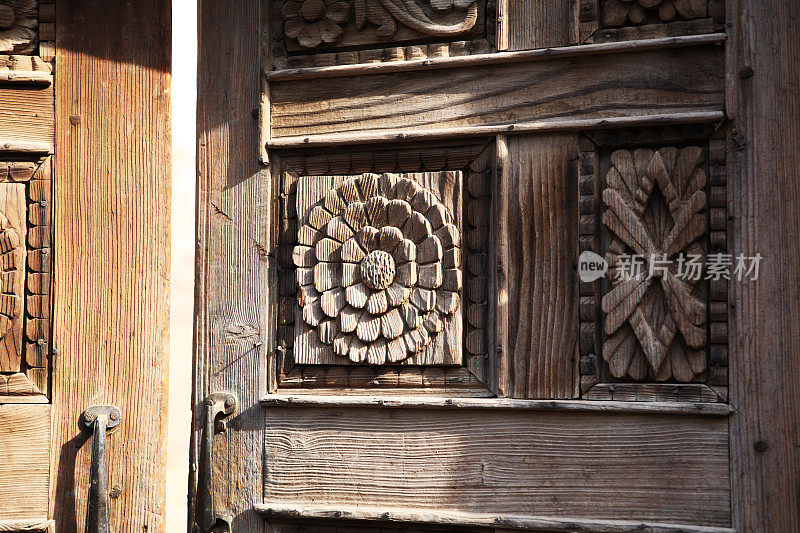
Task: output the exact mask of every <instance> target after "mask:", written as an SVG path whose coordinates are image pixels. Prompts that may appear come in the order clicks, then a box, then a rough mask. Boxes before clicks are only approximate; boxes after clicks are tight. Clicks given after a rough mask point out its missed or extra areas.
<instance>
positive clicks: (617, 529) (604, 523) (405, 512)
mask: <svg viewBox="0 0 800 533" xmlns="http://www.w3.org/2000/svg"><path fill="white" fill-rule="evenodd" d="M254 506H255V508H256V510H257V511H258V512H259V513H261V514H262V515H264V516H265V517H269V518H274V519H284V520H301V521H305V520H335V521H336V522H347V521H351V522H380V523H383V524H397V525H403V524H425V525H431V526H439V527H447V526H460V527H472V528H481V527H485V528H502V529H503V530H525V531H551V532H552V531H564V532H575V533H735V530H734V529H731V528H727V527H700V526H693V525H688V524H671V523H663V522H638V521H626V520H585V519H579V518H561V517H545V516H524V515H492V514H482V513H467V512H456V511H441V510H437V511H425V510H419V509H403V508H397V507H393V508H391V510H387V509H386V508H385V507H381V508H373V507H362V506H358V507H346V506H341V507H339V506H326V505H304V506H300V505H296V504H293V503H290V502H279V501H275V502H266V503H255V504H254Z"/></svg>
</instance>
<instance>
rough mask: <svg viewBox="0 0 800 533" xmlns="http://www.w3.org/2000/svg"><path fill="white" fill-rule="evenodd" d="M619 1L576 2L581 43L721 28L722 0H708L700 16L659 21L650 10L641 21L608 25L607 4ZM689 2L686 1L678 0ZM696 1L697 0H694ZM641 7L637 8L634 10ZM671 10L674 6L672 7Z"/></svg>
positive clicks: (628, 2)
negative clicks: (606, 17) (606, 18)
mask: <svg viewBox="0 0 800 533" xmlns="http://www.w3.org/2000/svg"><path fill="white" fill-rule="evenodd" d="M611 2H613V3H615V4H621V3H620V0H579V1H578V2H577V4H576V8H575V9H576V11H577V13H576V16H575V24H576V26H577V32H576V33H577V35H578V39H579V43H580V44H586V43H603V42H617V41H636V40H640V39H653V38H659V37H676V36H679V35H699V34H703V33H714V32H718V31H724V24H725V0H707V5H706V9H705V13H704V14H703V16H701V17H696V18H683V19H682V17H681V16H680V13H677V12H675V13H673V15H672V16H671V18H669V19H668V20H663V19H661V20H659V21H658V22H656V21H655V20H656V19H659V18H660V15H659V14H658V10H655V11H649V12H648V13H649V15H648V14H646V18H645V19H642V21H641V22H638V20H639V19H638V18H637V21H636V22H634V21H631V20H630V19H627V20H626V22H619V23H615V24H614V25H613V26H609V25H608V24H606V21H605V11H606V9H607V7H606V4H609V3H611ZM638 3H639V2H638V0H625V1H624V2H623V3H622V5H623V6H626V5H627V6H632V5H637V6H638ZM661 3H662V4H667V3H669V4H672V5H674V2H673V1H672V0H664V1H663V2H661ZM680 3H681V4H688V3H689V1H688V0H681V2H680ZM695 3H696V2H695ZM639 11H641V10H637V13H638V12H639ZM668 11H669V10H668ZM673 11H674V9H673Z"/></svg>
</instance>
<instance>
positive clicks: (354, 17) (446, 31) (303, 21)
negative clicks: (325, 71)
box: [280, 0, 478, 49]
mask: <svg viewBox="0 0 800 533" xmlns="http://www.w3.org/2000/svg"><path fill="white" fill-rule="evenodd" d="M280 13H281V17H282V19H283V30H284V34H285V35H286V37H287V38H289V39H290V40H294V41H296V42H297V43H298V44H299V45H300V47H302V48H306V49H313V48H315V47H317V46H320V45H322V44H332V43H336V42H338V41H339V40H340V39H342V38H343V36H344V35H345V33H347V32H349V33H351V34H369V33H370V32H374V36H375V37H376V38H377V39H378V40H381V41H390V40H392V39H394V38H395V37H396V35H397V33H398V28H399V27H404V28H406V29H407V30H409V31H411V32H416V33H415V34H416V35H418V36H439V37H449V36H456V35H460V34H463V33H466V32H468V31H469V30H471V29H472V28H473V27H474V26H475V25H476V22H477V20H478V2H477V0H286V1H284V2H283V4H282V5H281V10H280ZM361 38H362V37H361V36H359V35H356V36H355V37H354V39H356V41H355V43H357V44H365V42H361V41H359V39H361Z"/></svg>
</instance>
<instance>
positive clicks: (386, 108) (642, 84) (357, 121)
mask: <svg viewBox="0 0 800 533" xmlns="http://www.w3.org/2000/svg"><path fill="white" fill-rule="evenodd" d="M722 70H723V62H722V49H721V48H719V47H718V46H712V47H708V46H705V47H699V48H682V49H676V50H651V51H643V52H637V53H618V54H611V55H603V56H579V57H574V58H564V59H559V58H556V59H551V60H547V61H538V62H528V63H519V64H500V65H491V64H490V65H485V66H476V67H474V68H460V69H450V70H433V71H413V72H398V73H394V74H392V73H390V74H378V75H372V76H363V77H360V78H354V79H349V80H348V83H346V84H343V83H342V81H341V80H340V79H337V78H324V79H318V80H315V81H314V82H313V83H308V82H305V81H303V80H295V81H285V82H276V81H272V82H271V83H270V85H269V86H270V90H271V105H272V109H271V117H272V134H271V138H272V139H273V140H275V139H279V138H281V137H289V136H299V137H302V136H313V135H319V134H332V133H343V132H347V133H350V134H354V133H360V134H363V135H374V134H377V133H380V132H382V131H385V130H387V128H388V129H391V130H392V131H393V132H394V133H395V134H397V135H399V134H400V133H402V132H403V131H405V130H414V129H423V128H424V129H433V130H437V129H446V128H452V127H467V126H470V127H472V126H485V125H497V124H511V123H515V122H524V121H529V120H534V119H536V120H545V119H586V118H608V117H624V116H641V115H649V114H659V113H667V112H669V113H681V112H699V111H717V110H720V109H721V108H722V103H723V98H724V97H723V85H722V79H723V76H722Z"/></svg>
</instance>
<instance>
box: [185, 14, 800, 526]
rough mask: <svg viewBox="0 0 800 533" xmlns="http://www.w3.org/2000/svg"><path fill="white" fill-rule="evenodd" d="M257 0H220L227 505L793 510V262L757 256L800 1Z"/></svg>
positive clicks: (525, 521)
mask: <svg viewBox="0 0 800 533" xmlns="http://www.w3.org/2000/svg"><path fill="white" fill-rule="evenodd" d="M256 4H257V3H256V2H232V3H228V4H225V5H224V6H223V5H220V4H219V3H216V2H204V3H203V5H202V9H201V23H200V35H201V43H200V61H199V65H200V73H199V80H200V89H199V98H200V99H199V120H198V125H199V130H198V135H199V140H198V146H199V153H198V172H199V195H200V196H199V204H198V205H199V213H200V220H199V223H198V231H199V241H198V242H199V244H198V253H199V255H200V261H199V269H198V278H197V282H198V294H199V296H200V302H201V303H200V307H199V311H198V316H197V332H196V374H195V398H194V405H195V418H194V420H195V442H196V446H195V447H194V451H193V459H192V468H193V471H194V472H195V473H196V475H195V476H193V483H194V486H193V488H192V494H193V495H194V498H193V513H192V515H193V516H194V518H195V523H196V525H197V527H198V528H199V529H200V530H205V529H207V528H208V527H212V526H213V527H222V526H224V525H225V524H226V523H230V524H231V525H232V528H233V530H234V531H262V530H266V531H274V532H299V531H319V532H327V531H365V532H366V531H370V532H371V531H384V530H387V531H395V530H396V531H434V530H437V531H438V530H442V529H444V530H447V529H454V530H460V531H494V532H498V533H499V532H501V531H502V532H505V531H511V530H539V531H676V532H677V531H697V532H700V531H704V532H711V531H714V532H723V531H734V530H739V531H789V530H793V529H796V528H797V514H796V513H795V512H794V511H793V509H794V510H796V509H797V502H796V501H793V500H792V497H790V494H795V492H796V484H795V483H796V481H797V470H796V469H795V470H791V471H790V470H787V469H785V468H782V467H781V466H780V465H781V464H785V465H794V466H796V465H797V460H798V458H797V448H796V447H795V445H796V441H797V437H796V434H794V435H793V436H789V435H790V434H792V433H793V430H792V429H791V428H792V427H793V423H794V422H793V421H796V420H797V412H796V411H797V410H796V405H797V404H796V401H795V400H794V398H793V397H792V396H791V391H793V390H796V383H795V384H792V383H793V381H792V379H796V377H797V375H798V374H797V364H796V361H793V360H792V361H793V362H790V358H791V357H792V355H791V354H792V350H793V349H794V348H796V347H797V340H798V336H797V334H796V328H795V327H794V326H791V327H790V326H789V324H788V322H786V324H785V325H786V327H787V329H785V330H783V329H779V328H776V327H774V326H775V324H777V323H782V321H784V320H788V319H786V318H779V317H780V316H782V315H780V310H784V311H786V312H789V310H790V309H794V311H796V305H797V303H798V302H797V299H798V298H797V292H796V290H795V289H791V291H790V292H789V293H784V298H783V299H781V300H780V301H773V300H772V299H771V298H769V297H767V296H766V293H770V292H771V291H773V290H780V289H778V288H779V287H782V288H783V289H788V288H790V287H796V283H797V281H798V280H797V277H798V276H797V269H796V268H794V267H789V268H790V270H789V273H788V274H787V273H786V272H785V271H782V270H780V269H782V268H783V267H781V266H779V265H777V264H775V263H770V262H769V261H770V260H768V259H765V260H764V262H763V264H760V268H761V270H760V276H758V277H757V279H755V278H756V276H753V275H752V274H753V273H752V271H751V272H750V274H751V275H750V277H747V276H742V279H740V280H738V279H736V274H735V268H736V266H737V264H738V262H739V261H750V260H751V259H752V258H754V257H757V256H758V255H759V254H761V256H763V257H764V258H768V257H772V258H775V257H776V254H784V253H786V250H787V248H785V247H784V248H781V251H780V252H778V248H777V247H773V248H769V247H770V246H775V244H774V240H773V239H772V238H771V237H766V235H770V236H773V235H774V232H775V231H786V232H788V234H789V235H792V236H794V235H796V234H797V232H798V230H797V227H798V226H797V225H793V224H794V222H795V218H796V210H795V209H794V207H795V206H796V203H797V198H798V195H797V183H796V180H794V178H793V177H791V171H790V170H789V169H790V168H795V169H796V167H797V165H796V156H795V155H794V154H786V153H784V152H782V151H779V148H778V147H773V148H772V149H770V148H766V147H765V145H764V144H763V143H764V140H763V139H760V137H758V136H760V135H764V131H765V129H764V128H766V126H765V124H768V123H769V121H770V120H773V118H767V117H768V116H769V117H771V115H770V109H774V108H773V107H772V106H773V104H774V102H775V101H776V100H775V99H776V98H778V96H777V92H776V91H777V90H778V89H777V88H778V86H779V85H780V84H782V83H783V82H782V81H779V80H781V79H785V76H786V73H787V72H788V73H791V74H790V76H791V77H792V78H793V79H797V64H796V63H792V60H791V59H789V58H787V57H784V56H783V55H782V53H781V54H779V56H778V57H776V58H775V60H774V61H771V62H770V65H771V66H769V67H768V66H766V65H761V64H760V63H759V66H756V64H755V63H757V62H759V61H765V62H766V61H767V60H766V55H767V50H768V49H772V50H774V49H775V48H776V46H777V47H778V48H780V45H779V44H778V43H781V44H787V43H790V42H791V37H790V36H791V33H792V30H790V31H788V32H784V31H783V30H782V29H776V30H775V31H763V30H764V28H766V27H767V26H768V25H769V24H771V23H770V22H768V21H770V20H773V21H774V20H778V22H775V24H776V26H777V27H779V28H784V29H787V28H788V23H787V22H780V20H781V17H788V18H789V19H791V14H790V13H795V15H796V11H797V6H795V5H791V6H790V5H789V4H790V3H788V2H787V3H783V4H781V5H775V6H773V7H772V8H770V9H768V8H765V7H763V6H762V4H759V5H758V6H756V3H755V2H752V3H751V2H747V1H739V0H728V1H727V2H720V1H716V0H662V1H644V0H580V1H577V2H567V1H563V2H562V1H547V2H545V1H539V0H525V1H522V0H520V1H511V2H509V1H503V0H497V1H494V0H463V1H461V0H455V1H449V0H430V1H429V0H405V1H403V2H397V1H394V0H355V1H352V2H351V1H348V0H338V1H337V0H324V1H323V0H305V1H300V0H262V2H261V3H260V5H256ZM776 4H780V3H776ZM771 9H772V10H774V11H772V10H771ZM787 53H788V54H789V55H791V53H789V52H787ZM794 55H795V56H796V52H795V53H794ZM774 65H784V66H774ZM783 69H788V70H786V71H785V72H784V70H783ZM757 89H758V90H757ZM796 93H797V91H796V88H792V89H791V94H792V97H793V98H796ZM755 102H758V104H756V103H755ZM759 106H760V107H759ZM756 109H760V110H762V111H763V113H764V114H763V115H760V114H758V112H756ZM792 109H793V110H794V111H793V112H794V114H796V106H795V107H793V108H792ZM789 115H791V113H789ZM787 116H788V115H784V116H782V117H781V118H780V119H779V120H782V121H785V120H788V119H787ZM782 123H783V124H785V125H786V127H787V128H790V129H789V130H787V131H786V135H787V136H788V138H792V139H795V140H796V139H797V125H796V124H793V123H791V122H788V121H787V122H782ZM790 124H791V126H790ZM757 138H758V140H757ZM755 145H758V149H759V150H766V151H767V152H768V153H772V154H779V155H780V157H788V158H789V159H790V160H791V161H794V163H793V164H794V167H792V166H791V165H788V166H781V167H780V168H777V167H769V165H768V164H767V163H766V160H764V159H762V155H757V154H755V152H754V150H756V148H755ZM780 146H786V145H785V144H781V145H780ZM770 150H771V151H770ZM780 150H784V148H780ZM762 153H763V152H762ZM768 167H769V168H773V170H774V171H775V172H774V173H772V174H770V176H768V177H763V178H759V177H758V173H759V171H760V169H766V168H768ZM762 179H763V181H762ZM767 184H770V185H767ZM773 185H774V186H775V187H776V189H774V190H775V191H777V190H781V191H784V192H785V193H786V195H785V196H782V198H781V199H778V198H776V197H774V194H775V193H774V192H771V191H773V189H772V187H773ZM768 198H772V200H768ZM784 200H785V201H786V203H783V201H784ZM770 201H771V202H774V203H775V205H776V208H778V209H783V208H784V206H785V207H786V208H787V209H788V211H787V212H786V215H785V217H784V216H783V215H780V216H777V215H776V216H767V215H765V213H764V212H763V211H761V206H764V205H766V203H767V202H770ZM789 204H791V205H789ZM761 235H764V236H765V239H764V240H762V238H761V237H760V236H761ZM788 250H789V253H788V255H789V256H791V257H793V258H796V256H797V246H796V244H793V245H790V247H789V248H788ZM637 258H638V260H639V261H641V265H640V266H641V268H642V269H643V271H642V272H637V271H633V273H630V275H629V272H630V271H629V270H627V268H628V267H630V266H631V265H635V261H636V260H637ZM692 258H694V261H695V262H698V263H700V264H702V265H703V266H702V270H701V271H700V272H699V275H698V276H697V277H696V278H695V277H693V276H687V275H686V268H687V265H688V263H687V262H686V261H687V259H688V260H690V261H691V260H692ZM603 261H604V262H605V265H606V266H607V267H608V272H605V275H592V274H593V273H594V274H597V270H594V271H593V270H592V266H594V267H596V268H603V264H604V263H603ZM728 262H730V264H728ZM748 265H749V263H748ZM726 266H727V267H728V269H729V270H728V274H727V275H725V267H726ZM600 274H602V272H601V273H600ZM728 278H731V279H728ZM764 291H766V292H764ZM743 304H744V305H745V307H744V308H742V305H743ZM792 306H795V307H792ZM794 311H793V312H794ZM762 316H763V317H764V318H767V317H769V320H771V321H772V322H771V325H767V324H765V323H764V322H763V320H762V319H761V317H762ZM751 332H756V333H751ZM778 339H780V340H778ZM761 348H764V349H766V350H768V351H769V352H770V355H771V357H772V358H762V357H761V355H760V354H759V350H760V349H761ZM778 368H786V369H787V372H786V373H785V374H779V373H776V372H774V370H775V369H778ZM762 372H765V374H762ZM767 376H769V377H767ZM792 376H794V378H792ZM755 383H757V384H755ZM216 393H223V394H227V395H230V396H225V395H222V396H220V395H217V396H210V395H212V394H216ZM225 398H228V399H229V401H227V402H226V403H224V404H223V401H222V399H225ZM234 398H236V400H234ZM215 400H216V403H215ZM789 404H791V405H792V406H791V407H790V406H789ZM212 407H213V410H211V411H209V410H210V409H212ZM209 412H211V413H212V414H211V415H209ZM217 415H219V418H218V419H217V418H216V417H217ZM212 478H213V480H214V482H213V483H212V482H211V480H212ZM218 519H219V520H218Z"/></svg>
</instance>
